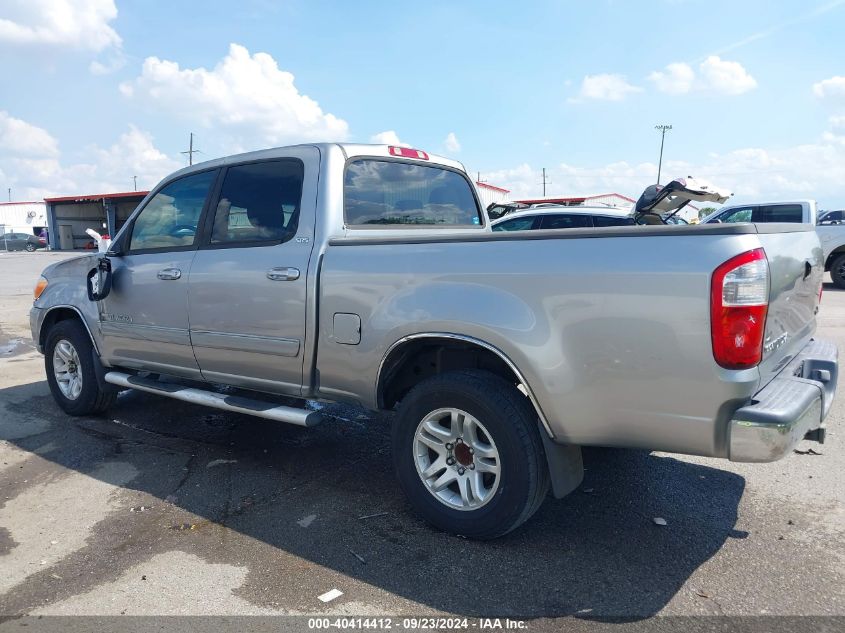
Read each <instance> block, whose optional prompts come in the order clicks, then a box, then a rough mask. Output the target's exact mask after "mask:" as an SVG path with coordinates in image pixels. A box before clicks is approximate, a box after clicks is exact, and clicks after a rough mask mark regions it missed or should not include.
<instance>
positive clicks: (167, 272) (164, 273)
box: [158, 268, 182, 281]
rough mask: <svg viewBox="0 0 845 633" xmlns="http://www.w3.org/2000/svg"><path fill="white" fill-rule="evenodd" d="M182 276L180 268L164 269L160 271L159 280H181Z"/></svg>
mask: <svg viewBox="0 0 845 633" xmlns="http://www.w3.org/2000/svg"><path fill="white" fill-rule="evenodd" d="M181 276H182V271H181V270H179V269H178V268H163V269H162V270H160V271H158V278H159V279H162V280H165V281H167V280H173V279H179V278H180V277H181Z"/></svg>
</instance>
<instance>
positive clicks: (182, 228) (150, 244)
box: [129, 170, 217, 251]
mask: <svg viewBox="0 0 845 633" xmlns="http://www.w3.org/2000/svg"><path fill="white" fill-rule="evenodd" d="M216 175H217V172H216V171H215V170H211V171H204V172H201V173H199V174H194V175H193V176H186V177H184V178H180V179H179V180H177V181H175V182H172V183H170V184H169V185H167V186H166V187H164V188H163V189H162V190H161V191H159V192H158V193H157V194H156V195H155V196H153V199H152V200H150V201H149V202H148V203H147V206H145V207H144V208H143V209H142V210H141V213H140V214H139V215H138V217H136V218H135V222H134V224H133V226H132V234H131V236H130V237H129V250H130V251H140V250H146V249H165V250H166V249H171V248H180V247H185V246H193V244H194V241H195V240H196V236H197V224H198V223H199V219H200V214H202V208H203V206H204V205H205V199H206V197H207V196H208V191H209V189H211V183H213V182H214V178H215V176H216Z"/></svg>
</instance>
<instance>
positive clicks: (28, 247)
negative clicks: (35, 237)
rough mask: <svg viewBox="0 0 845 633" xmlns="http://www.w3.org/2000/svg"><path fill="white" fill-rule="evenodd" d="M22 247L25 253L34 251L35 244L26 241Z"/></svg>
mask: <svg viewBox="0 0 845 633" xmlns="http://www.w3.org/2000/svg"><path fill="white" fill-rule="evenodd" d="M24 248H25V249H26V252H27V253H34V252H35V246H33V245H32V244H30V243H29V242H27V243H26V246H24Z"/></svg>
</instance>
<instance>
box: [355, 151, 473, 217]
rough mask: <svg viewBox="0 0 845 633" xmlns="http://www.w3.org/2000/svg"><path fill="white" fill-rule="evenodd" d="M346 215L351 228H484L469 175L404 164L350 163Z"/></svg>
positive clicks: (433, 167) (392, 162) (361, 161)
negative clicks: (384, 226)
mask: <svg viewBox="0 0 845 633" xmlns="http://www.w3.org/2000/svg"><path fill="white" fill-rule="evenodd" d="M343 212H344V217H345V218H346V223H347V224H348V225H350V226H362V225H388V226H389V225H437V226H467V225H469V226H472V225H475V226H479V227H480V225H481V213H480V210H479V208H478V205H477V204H476V202H475V197H474V196H473V192H472V186H471V185H470V183H469V180H467V178H466V177H465V176H463V175H462V174H460V173H458V172H455V171H452V170H449V169H444V168H442V167H436V166H428V165H419V164H417V163H405V162H400V161H387V160H376V159H364V160H351V161H350V162H348V163H347V165H346V174H345V175H344V178H343Z"/></svg>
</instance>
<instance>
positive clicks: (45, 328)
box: [38, 305, 100, 356]
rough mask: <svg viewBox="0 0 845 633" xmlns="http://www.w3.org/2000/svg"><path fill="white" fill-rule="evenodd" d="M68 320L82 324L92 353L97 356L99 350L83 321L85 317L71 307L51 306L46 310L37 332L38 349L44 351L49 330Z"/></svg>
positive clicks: (86, 323)
mask: <svg viewBox="0 0 845 633" xmlns="http://www.w3.org/2000/svg"><path fill="white" fill-rule="evenodd" d="M68 319H76V320H78V321H80V322H81V323H82V325H83V326H84V327H85V331H86V332H87V333H88V338H89V339H91V345H92V346H93V347H94V352H95V353H96V354H97V355H98V356H99V355H100V350H99V348H98V347H97V339H95V338H94V335H93V333H92V332H91V328H90V327H88V322H87V321H86V320H85V317H83V316H82V312H80V311H79V308H76V307H74V306H71V305H58V306H52V307H51V308H49V309H48V310H47V312H46V314H45V315H44V318H43V319H42V320H41V327H40V329H39V330H38V347H39V348H40V349H42V350H43V349H44V346H45V344H46V343H47V333H48V332H49V331H50V328H52V327H53V326H54V325H56V323H59V322H61V321H66V320H68Z"/></svg>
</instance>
